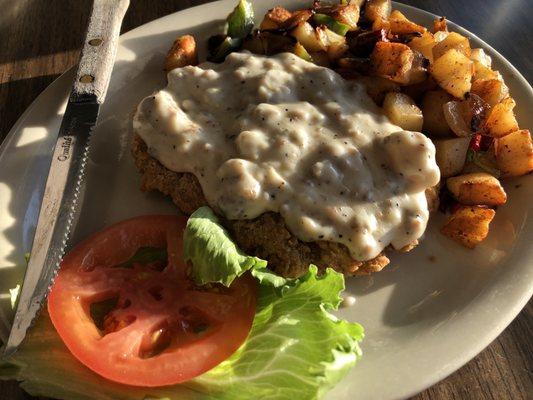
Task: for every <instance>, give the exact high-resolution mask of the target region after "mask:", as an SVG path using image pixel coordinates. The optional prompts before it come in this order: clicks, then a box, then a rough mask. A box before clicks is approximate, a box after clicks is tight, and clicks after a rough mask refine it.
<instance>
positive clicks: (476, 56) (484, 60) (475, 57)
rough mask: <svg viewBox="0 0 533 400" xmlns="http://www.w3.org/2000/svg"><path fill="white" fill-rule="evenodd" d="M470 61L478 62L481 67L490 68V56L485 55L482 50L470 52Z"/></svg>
mask: <svg viewBox="0 0 533 400" xmlns="http://www.w3.org/2000/svg"><path fill="white" fill-rule="evenodd" d="M470 59H471V60H472V61H478V62H479V63H481V64H482V65H483V66H485V67H487V68H489V69H490V68H491V66H492V58H490V56H489V55H488V54H487V53H485V51H484V50H483V49H480V48H477V49H472V50H471V51H470Z"/></svg>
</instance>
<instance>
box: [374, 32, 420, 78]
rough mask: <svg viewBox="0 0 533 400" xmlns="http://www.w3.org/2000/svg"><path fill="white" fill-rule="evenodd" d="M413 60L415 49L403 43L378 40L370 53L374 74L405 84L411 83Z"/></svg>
mask: <svg viewBox="0 0 533 400" xmlns="http://www.w3.org/2000/svg"><path fill="white" fill-rule="evenodd" d="M413 61H414V53H413V51H412V50H411V49H410V48H409V47H408V46H406V45H405V44H402V43H391V42H378V43H376V46H375V47H374V50H372V54H370V65H371V69H372V72H373V73H374V75H377V76H381V77H383V78H387V79H390V80H391V81H393V82H397V83H399V84H404V85H405V84H407V83H409V78H410V71H411V68H412V65H413Z"/></svg>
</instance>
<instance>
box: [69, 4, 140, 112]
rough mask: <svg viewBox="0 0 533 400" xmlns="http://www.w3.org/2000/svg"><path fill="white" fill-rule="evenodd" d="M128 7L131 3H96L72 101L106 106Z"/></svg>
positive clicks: (73, 89) (71, 96) (71, 95)
mask: <svg viewBox="0 0 533 400" xmlns="http://www.w3.org/2000/svg"><path fill="white" fill-rule="evenodd" d="M128 5H129V0H94V2H93V9H92V13H91V18H90V20H89V27H88V29H87V34H86V36H85V43H84V45H83V49H82V52H81V59H80V63H79V66H78V72H77V74H76V80H75V81H74V87H73V88H72V93H71V94H70V100H71V101H74V102H83V101H95V99H96V101H97V102H98V103H99V104H102V103H103V102H104V99H105V95H106V92H107V87H108V85H109V79H110V78H111V71H112V70H113V64H114V62H115V55H116V53H117V45H118V36H119V34H120V25H121V24H122V19H123V18H124V14H125V13H126V10H127V8H128Z"/></svg>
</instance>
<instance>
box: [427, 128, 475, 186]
mask: <svg viewBox="0 0 533 400" xmlns="http://www.w3.org/2000/svg"><path fill="white" fill-rule="evenodd" d="M433 143H434V144H435V160H436V161H437V165H438V166H439V169H440V176H441V177H442V178H447V177H449V176H454V175H457V174H459V173H460V172H461V171H462V169H463V167H464V165H465V162H466V152H467V151H468V146H469V145H470V138H462V137H461V138H453V139H438V140H434V141H433Z"/></svg>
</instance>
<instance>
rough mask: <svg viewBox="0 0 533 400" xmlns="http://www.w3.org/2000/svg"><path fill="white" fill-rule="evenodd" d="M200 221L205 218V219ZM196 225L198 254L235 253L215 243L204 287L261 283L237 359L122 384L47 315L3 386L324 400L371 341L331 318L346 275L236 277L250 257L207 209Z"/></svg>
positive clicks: (260, 270)
mask: <svg viewBox="0 0 533 400" xmlns="http://www.w3.org/2000/svg"><path fill="white" fill-rule="evenodd" d="M211 214H212V213H211ZM199 215H203V217H202V218H198V216H199ZM206 215H207V216H209V218H208V217H205V216H206ZM194 218H196V219H195V220H192V221H191V222H193V223H192V224H191V225H190V226H189V225H188V227H187V235H189V238H188V240H189V241H190V243H189V244H190V246H192V247H193V248H196V247H195V246H196V244H195V243H194V242H195V240H198V241H199V242H200V243H204V242H205V240H206V238H205V234H206V232H212V233H213V234H214V235H215V237H216V241H217V243H218V246H221V247H224V248H225V249H227V250H226V251H225V252H226V256H225V257H220V256H219V255H218V253H217V252H212V251H210V250H208V247H209V246H210V245H211V244H213V245H214V243H211V244H209V241H208V243H207V244H206V247H205V249H206V251H205V253H206V256H204V257H200V260H201V262H202V263H207V262H208V261H209V257H211V264H210V265H211V269H215V270H217V271H216V272H213V271H212V270H209V269H207V268H206V266H205V265H204V264H200V265H199V266H198V271H194V270H196V269H197V265H196V264H194V262H195V261H194V260H195V258H192V259H191V260H192V261H193V267H192V269H193V271H194V274H195V276H197V277H198V278H200V279H201V281H204V282H224V281H226V277H225V276H223V274H222V273H221V272H220V271H225V273H227V274H229V275H232V276H233V275H237V276H238V275H240V274H242V273H243V272H241V270H244V271H245V270H250V273H251V274H252V275H253V276H254V277H255V278H256V279H257V281H258V285H259V290H258V299H257V310H256V315H255V318H254V321H253V325H252V329H251V331H250V335H249V337H248V339H247V340H246V342H245V343H244V344H243V345H242V346H241V347H240V348H239V349H238V350H237V351H236V352H235V353H234V354H233V355H232V356H231V357H230V358H228V359H227V360H225V361H224V362H222V363H221V364H219V365H218V366H216V367H215V368H213V369H212V370H210V371H208V372H207V373H205V374H203V375H201V376H199V377H197V378H196V379H193V380H191V381H188V382H186V383H183V384H179V385H173V386H166V387H159V388H141V387H131V386H126V385H121V384H117V383H113V382H110V381H107V380H105V379H104V378H102V377H100V376H99V375H97V374H95V373H93V372H92V371H90V370H89V369H87V368H86V367H84V366H83V365H82V364H80V363H79V362H78V361H77V360H76V359H75V358H74V357H73V356H72V355H71V354H70V353H69V351H68V350H67V348H66V347H65V345H64V344H63V342H62V341H61V339H60V338H59V336H58V335H57V333H56V331H55V330H54V327H53V326H52V324H51V322H50V319H49V318H48V316H47V314H46V312H43V313H42V314H41V317H40V319H39V320H38V322H37V324H36V326H35V327H34V328H33V329H32V330H31V332H30V333H29V335H28V336H27V338H26V340H25V343H24V345H23V346H22V347H21V348H20V349H19V351H18V352H17V353H15V355H14V356H13V357H12V358H10V359H8V360H6V362H3V363H0V379H17V380H20V381H22V383H21V386H22V387H23V388H24V389H25V390H26V391H28V392H29V393H30V394H33V395H41V396H49V397H54V398H59V399H68V400H89V399H94V398H98V399H99V400H111V399H113V400H122V399H124V400H126V399H128V400H129V399H132V400H147V399H179V400H211V399H212V400H215V399H216V400H248V399H255V398H266V399H271V400H274V399H276V400H277V399H279V400H282V399H291V400H307V399H318V398H320V397H321V396H322V395H323V394H324V393H325V392H326V391H327V390H328V389H330V388H331V387H332V386H334V385H335V384H336V383H337V382H338V381H339V380H340V379H342V377H343V376H344V375H345V374H346V373H347V372H348V370H349V369H350V368H351V367H353V366H354V364H355V363H356V361H357V359H358V358H359V357H360V356H361V350H360V348H359V344H358V342H359V341H361V340H362V338H363V328H362V327H361V326H360V325H359V324H356V323H350V322H347V321H344V320H339V319H337V318H336V317H334V316H333V315H332V314H331V313H330V311H331V310H335V309H337V308H338V306H339V304H340V301H341V298H340V293H341V292H342V290H343V289H344V278H343V276H342V275H341V274H339V273H337V272H335V271H333V270H331V269H328V270H327V271H326V273H325V274H323V275H321V276H318V273H317V268H316V267H315V266H310V267H309V271H308V273H307V274H305V275H304V276H302V277H300V278H298V279H285V278H282V277H280V276H278V275H276V274H275V273H273V272H272V271H270V270H268V269H266V268H265V263H264V262H259V263H255V262H254V263H252V265H251V266H249V263H244V264H243V265H244V267H241V268H240V269H238V270H237V271H236V267H235V265H236V264H235V261H234V260H240V258H241V257H242V256H243V254H242V252H240V251H239V250H238V248H237V247H236V246H235V245H234V244H233V242H232V241H231V239H230V238H229V236H228V235H227V232H225V231H223V230H222V231H221V229H222V228H221V227H220V225H219V224H218V221H217V220H216V218H213V217H211V216H210V212H208V210H205V209H203V210H202V211H201V212H200V213H199V214H196V216H195V217H194ZM189 227H191V229H189ZM192 228H194V229H192ZM228 242H231V244H230V243H228ZM229 249H234V251H233V252H231V251H230V250H229ZM209 254H210V256H208V255H209ZM228 260H229V261H228ZM237 264H238V265H241V263H240V262H237ZM228 265H229V266H230V267H228Z"/></svg>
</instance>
